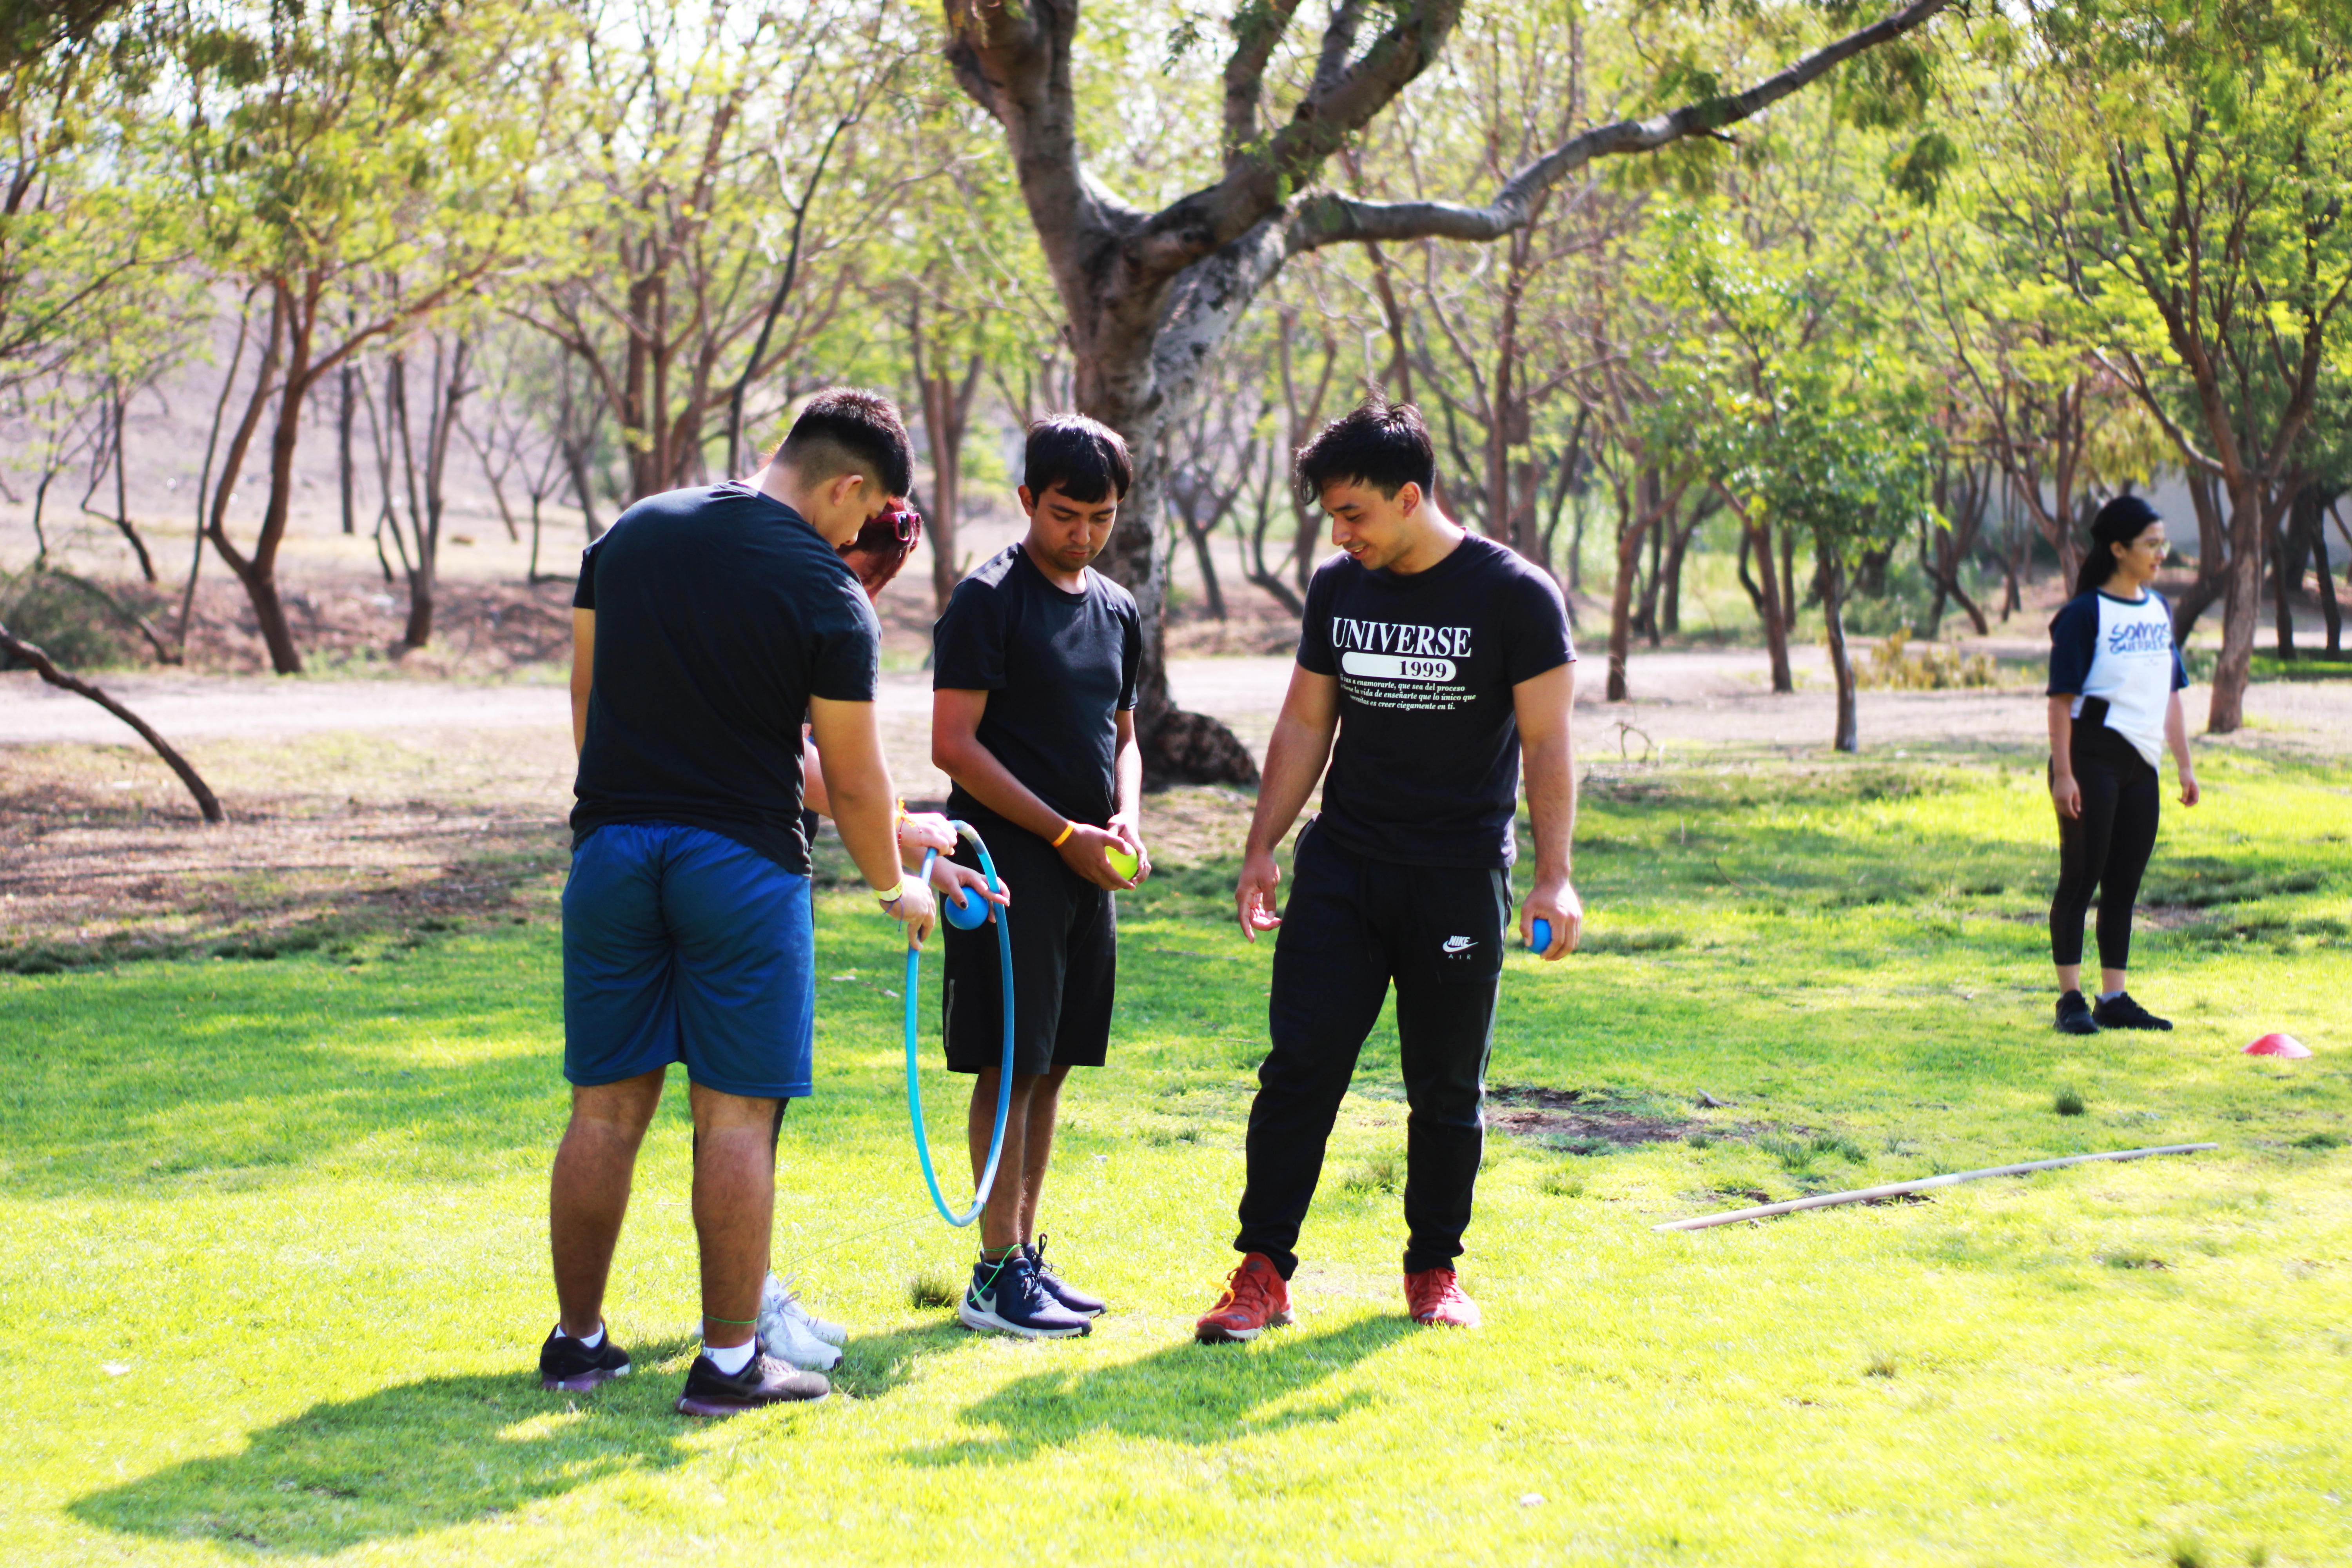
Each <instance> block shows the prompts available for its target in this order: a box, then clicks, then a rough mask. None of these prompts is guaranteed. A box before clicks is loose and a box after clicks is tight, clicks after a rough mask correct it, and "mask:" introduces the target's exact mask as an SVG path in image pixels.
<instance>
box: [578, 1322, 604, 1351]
mask: <svg viewBox="0 0 2352 1568" xmlns="http://www.w3.org/2000/svg"><path fill="white" fill-rule="evenodd" d="M581 1343H582V1344H583V1345H584V1346H586V1347H587V1348H588V1349H590V1350H592V1351H593V1350H594V1349H596V1348H597V1347H598V1346H599V1345H602V1344H603V1343H604V1324H602V1323H599V1324H597V1325H596V1331H595V1332H594V1333H593V1334H590V1335H589V1336H588V1337H587V1338H586V1339H584V1340H582V1341H581Z"/></svg>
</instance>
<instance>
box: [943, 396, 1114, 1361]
mask: <svg viewBox="0 0 2352 1568" xmlns="http://www.w3.org/2000/svg"><path fill="white" fill-rule="evenodd" d="M1133 480H1134V475H1133V469H1132V468H1131V466H1130V464H1129V459H1128V453H1127V445H1126V443H1125V442H1123V441H1121V440H1120V439H1119V437H1118V435H1117V434H1116V433H1115V432H1113V431H1111V430H1109V429H1107V428H1106V427H1104V426H1101V425H1098V424H1097V423H1095V421H1093V420H1091V419H1087V418H1083V417H1080V416H1076V415H1063V416H1057V417H1055V418H1051V419H1046V420H1044V421H1041V422H1040V423H1038V424H1036V425H1034V426H1030V429H1029V441H1028V452H1027V457H1026V462H1025V464H1024V471H1023V476H1022V484H1021V490H1020V497H1021V509H1022V510H1023V511H1024V512H1026V513H1027V514H1028V516H1029V531H1028V534H1027V536H1026V537H1025V538H1024V539H1023V540H1022V541H1021V542H1019V543H1017V544H1014V545H1012V546H1010V547H1009V548H1007V549H1006V550H1004V551H1003V552H1000V553H999V554H997V555H995V556H993V557H992V558H991V559H990V560H988V561H987V562H985V563H982V565H981V567H980V568H979V570H977V571H975V572H973V573H972V574H971V576H969V577H966V578H965V579H964V580H963V581H962V582H961V584H957V586H956V591H955V594H954V596H953V597H952V598H950V600H949V601H948V608H947V613H946V614H945V615H943V616H940V621H939V625H938V626H937V627H936V628H935V629H934V631H933V633H932V649H933V654H932V671H933V673H932V678H931V685H932V699H931V760H932V761H933V762H935V763H938V764H939V766H940V771H941V772H943V773H946V774H947V775H948V776H949V777H950V779H952V780H953V781H955V788H954V790H953V791H952V792H951V793H950V795H949V796H948V814H949V815H950V816H960V817H962V818H963V819H965V820H966V821H968V822H970V823H971V825H972V826H975V827H977V828H978V829H979V830H980V833H981V837H983V838H985V839H986V840H987V841H988V847H989V852H990V854H991V855H992V857H993V858H994V859H995V861H996V868H997V870H998V872H999V873H1000V874H1001V875H1002V876H1003V879H1004V882H1005V885H1006V887H1007V889H1009V890H1010V892H1011V893H1012V895H1013V903H1012V906H1011V908H1012V919H1011V920H1010V921H1008V922H1007V924H1008V929H1009V934H1010V936H1011V938H1012V945H1013V1055H1014V1063H1013V1099H1012V1106H1011V1110H1010V1111H1009V1112H1008V1120H1007V1121H1006V1124H1005V1131H1004V1149H1003V1155H1002V1157H1001V1159H1000V1163H998V1165H997V1168H996V1185H995V1187H994V1188H993V1189H992V1192H991V1193H990V1194H989V1200H988V1206H987V1208H986V1209H985V1210H984V1211H983V1212H982V1215H981V1222H980V1225H981V1254H980V1261H979V1263H978V1264H977V1265H976V1266H975V1267H974V1268H973V1269H972V1276H971V1288H970V1289H967V1290H966V1291H965V1293H964V1298H963V1302H962V1305H961V1307H960V1308H959V1310H958V1313H957V1315H958V1316H959V1317H960V1318H961V1320H962V1321H963V1322H964V1323H965V1325H966V1326H968V1327H970V1328H973V1329H983V1330H992V1331H997V1332H1000V1333H1012V1334H1019V1335H1022V1336H1024V1337H1025V1338H1031V1339H1062V1338H1067V1337H1069V1336H1071V1335H1074V1334H1083V1333H1085V1332H1087V1330H1088V1328H1089V1327H1090V1326H1091V1321H1092V1319H1093V1318H1094V1317H1095V1316H1096V1315H1097V1313H1099V1312H1101V1311H1102V1310H1104V1307H1103V1303H1102V1301H1101V1300H1098V1299H1097V1298H1096V1297H1093V1296H1090V1295H1088V1294H1087V1293H1086V1292H1085V1291H1083V1290H1080V1289H1076V1287H1074V1286H1072V1285H1070V1284H1069V1283H1068V1282H1067V1281H1066V1280H1063V1279H1059V1278H1057V1277H1056V1276H1055V1275H1054V1274H1053V1273H1051V1272H1049V1271H1048V1270H1047V1269H1046V1268H1045V1258H1044V1250H1045V1237H1043V1236H1041V1235H1039V1234H1038V1231H1037V1205H1038V1196H1039V1194H1040V1192H1041V1191H1042V1190H1043V1188H1044V1185H1045V1166H1046V1163H1047V1159H1048V1156H1050V1154H1051V1153H1052V1152H1053V1147H1054V1119H1055V1110H1056V1108H1057V1106H1058V1104H1059V1100H1060V1096H1061V1090H1062V1082H1063V1079H1065V1078H1066V1077H1067V1076H1068V1074H1069V1071H1070V1069H1071V1068H1074V1067H1100V1066H1102V1064H1103V1058H1104V1056H1105V1053H1106V1051H1107V1048H1108V1045H1109V1040H1110V1014H1111V997H1112V990H1113V986H1114V983H1115V981H1116V979H1117V957H1118V951H1117V950H1118V920H1117V914H1116V911H1115V910H1114V908H1113V904H1112V900H1111V895H1112V893H1114V892H1115V891H1117V890H1118V889H1122V888H1132V887H1134V886H1135V885H1136V883H1137V882H1139V881H1141V880H1142V879H1143V878H1144V877H1145V876H1146V875H1147V874H1148V873H1149V871H1150V861H1149V860H1148V859H1147V858H1145V857H1144V851H1143V838H1142V834H1141V830H1140V827H1139V822H1140V816H1141V796H1142V789H1143V763H1142V759H1141V756H1140V754H1139V752H1137V751H1136V746H1135V703H1136V679H1137V676H1138V674H1139V668H1140V665H1141V663H1142V656H1143V625H1142V619H1141V617H1140V616H1139V615H1138V614H1137V611H1136V605H1135V599H1134V597H1133V596H1132V595H1129V593H1128V591H1127V590H1126V589H1124V588H1122V587H1120V586H1119V585H1118V584H1116V583H1113V582H1111V581H1110V580H1109V579H1108V578H1106V577H1104V576H1103V575H1102V574H1100V573H1098V572H1096V571H1094V570H1092V569H1091V568H1090V567H1088V566H1087V563H1088V562H1089V561H1092V560H1093V559H1094V558H1095V557H1096V556H1097V554H1099V553H1101V552H1102V548H1103V546H1104V544H1106V543H1107V542H1108V541H1109V539H1110V531H1111V524H1112V523H1113V522H1114V521H1117V519H1118V503H1119V499H1120V498H1121V497H1122V496H1124V495H1125V494H1126V493H1127V490H1128V487H1129V485H1130V484H1131V483H1133ZM1113 854H1117V855H1118V856H1120V857H1122V858H1127V857H1132V859H1129V860H1128V861H1127V865H1128V868H1129V871H1131V873H1132V875H1131V876H1130V875H1123V874H1121V872H1120V870H1119V869H1118V868H1114V867H1113V866H1112V864H1111V862H1110V859H1109V856H1111V855H1113ZM958 855H959V857H961V858H966V859H967V861H969V862H971V863H976V857H973V856H972V855H971V848H970V847H969V846H963V847H960V848H959V850H958ZM942 967H943V968H944V970H945V981H944V984H945V987H946V993H947V1000H946V1007H945V1014H946V1029H947V1058H948V1066H949V1067H950V1068H953V1069H955V1070H956V1071H958V1072H969V1073H976V1074H978V1075H979V1077H978V1079H976V1080H975V1081H974V1083H973V1084H972V1092H971V1115H970V1119H969V1122H968V1129H969V1134H970V1138H971V1164H972V1174H973V1177H974V1178H975V1179H977V1178H978V1176H979V1174H980V1173H981V1170H982V1166H983V1165H984V1164H985V1163H986V1161H987V1158H988V1148H989V1143H990V1142H991V1134H992V1132H993V1131H994V1128H995V1121H996V1100H997V1089H998V1079H999V1075H1000V1073H1001V1072H1002V1070H1003V1068H1002V1064H1003V1011H1002V1009H1003V990H1002V987H1003V965H1002V961H1001V958H1000V955H999V952H998V948H997V933H996V932H995V931H992V930H990V929H989V928H988V927H987V926H985V925H983V926H981V927H979V928H978V929H977V930H973V931H958V930H956V929H955V928H954V927H952V926H950V928H949V929H948V936H947V962H946V963H945V964H944V965H943V966H942Z"/></svg>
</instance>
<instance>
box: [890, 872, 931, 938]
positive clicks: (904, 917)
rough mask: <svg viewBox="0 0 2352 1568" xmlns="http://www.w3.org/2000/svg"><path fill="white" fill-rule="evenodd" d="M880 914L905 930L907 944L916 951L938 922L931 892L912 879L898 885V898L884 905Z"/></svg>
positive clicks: (909, 878)
mask: <svg viewBox="0 0 2352 1568" xmlns="http://www.w3.org/2000/svg"><path fill="white" fill-rule="evenodd" d="M882 912H883V913H884V914H886V915H888V916H889V917H890V918H891V919H892V920H894V921H898V923H899V924H901V925H903V926H905V927H906V928H907V944H908V946H909V947H914V948H918V949H919V948H920V947H921V946H922V945H923V942H924V941H925V939H927V938H928V937H929V935H930V934H931V929H932V928H933V927H934V926H936V925H938V924H939V922H940V907H939V905H938V904H937V903H935V902H933V901H932V899H931V890H930V889H929V888H926V887H925V886H923V884H922V883H920V882H919V881H917V880H916V879H914V878H912V877H908V878H907V879H905V880H904V881H902V882H900V883H899V884H898V898H897V899H895V900H892V901H891V902H889V903H887V904H884V905H883V906H882Z"/></svg>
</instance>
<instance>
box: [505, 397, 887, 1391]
mask: <svg viewBox="0 0 2352 1568" xmlns="http://www.w3.org/2000/svg"><path fill="white" fill-rule="evenodd" d="M911 467H912V457H911V452H910V449H909V447H908V440H907V432H906V427H905V426H904V425H902V424H901V423H900V421H899V418H898V410H897V409H895V408H893V407H892V406H891V405H890V403H889V401H888V400H887V398H883V397H880V396H877V395H875V394H872V393H865V392H855V391H850V390H847V389H841V388H836V389H834V390H832V391H829V392H825V393H822V394H819V395H817V396H815V397H814V398H812V399H811V400H810V402H809V404H808V405H807V407H806V408H805V409H804V410H803V412H802V414H801V416H800V417H799V418H798V419H797V420H796V421H795V422H794V423H793V428H792V432H791V434H790V435H788V436H787V437H785V438H784V442H783V445H782V447H780V448H779V449H778V450H777V452H776V454H775V457H774V458H773V459H772V461H771V462H770V463H769V465H768V466H767V468H766V469H765V470H764V471H762V472H761V474H760V475H758V476H757V477H756V478H755V479H751V480H746V481H738V482H731V483H728V484H720V485H710V486H704V487H699V488H697V489H685V490H673V491H670V492H669V493H667V494H666V495H658V496H652V497H648V498H647V499H646V500H642V501H639V502H638V503H637V504H636V505H635V506H633V507H631V508H630V509H629V510H627V511H625V512H624V513H623V514H622V515H621V518H620V521H617V522H615V523H614V525H613V527H612V529H611V530H610V531H607V532H606V533H605V534H604V536H603V537H601V538H600V539H598V540H597V542H595V543H594V544H593V545H591V546H589V548H588V552H587V553H586V555H584V556H583V558H582V560H581V563H580V585H579V589H578V591H577V593H576V594H575V595H573V599H572V606H573V607H572V742H573V743H574V744H575V745H576V746H578V748H579V751H580V772H579V777H578V780H577V782H576V783H575V784H574V786H573V789H574V793H575V794H576V795H578V797H579V804H578V805H576V806H575V807H574V808H573V810H572V874H571V876H570V878H569V879H567V880H566V882H565V884H564V889H563V1037H564V1038H563V1074H564V1077H565V1078H567V1079H570V1080H571V1082H572V1119H571V1122H570V1124H569V1125H568V1126H567V1127H566V1129H565V1130H564V1134H563V1142H562V1146H561V1148H559V1149H558V1150H557V1152H556V1156H555V1171H554V1175H553V1179H552V1181H551V1184H550V1194H549V1209H550V1216H549V1219H550V1223H549V1229H550V1233H551V1234H550V1240H551V1251H552V1253H553V1262H554V1268H555V1287H556V1296H557V1299H558V1302H559V1306H560V1314H561V1315H560V1318H559V1321H558V1322H557V1324H556V1327H555V1330H554V1331H553V1332H552V1333H551V1334H550V1335H549V1336H548V1338H547V1342H546V1343H545V1344H544V1345H543V1346H542V1347H541V1351H540V1382H541V1386H542V1387H545V1388H547V1389H549V1390H551V1391H562V1392H566V1393H583V1392H585V1391H586V1390H588V1389H590V1388H593V1387H595V1386H596V1385H597V1384H601V1383H604V1382H606V1381H609V1380H610V1379H612V1378H614V1377H616V1376H620V1375H622V1374H625V1373H627V1372H628V1371H629V1358H628V1355H627V1354H626V1352H624V1351H622V1350H621V1349H620V1347H619V1346H617V1345H615V1344H614V1342H613V1341H612V1340H611V1339H610V1338H609V1337H608V1336H607V1334H606V1332H605V1329H604V1289H605V1284H606V1281H607V1279H608V1276H609V1274H610V1271H611V1268H612V1261H613V1250H614V1244H615V1243H616V1241H617V1240H618V1239H619V1236H620V1231H621V1223H622V1220H623V1217H624V1216H625V1215H626V1213H627V1210H628V1202H629V1187H630V1183H631V1179H632V1177H633V1175H634V1173H635V1164H636V1156H637V1150H638V1147H639V1145H640V1144H641V1142H643V1140H644V1138H645V1134H646V1128H647V1126H648V1125H649V1124H650V1123H651V1122H652V1120H653V1116H654V1111H655V1110H656V1108H657V1107H658V1106H659V1104H660V1103H661V1094H662V1083H663V1079H664V1078H665V1077H666V1076H667V1071H668V1068H669V1066H670V1064H671V1063H673V1062H677V1063H681V1064H683V1065H684V1067H685V1068H686V1071H687V1076H688V1079H689V1080H690V1084H689V1104H690V1106H691V1109H692V1113H693V1118H694V1131H695V1155H694V1226H695V1239H696V1244H697V1250H698V1253H699V1255H700V1260H701V1275H702V1280H701V1283H702V1310H703V1319H702V1349H701V1353H700V1354H698V1355H697V1356H696V1357H695V1359H694V1363H693V1364H692V1365H691V1366H690V1367H689V1368H688V1371H687V1377H686V1388H685V1390H684V1393H683V1394H681V1396H680V1397H679V1399H678V1401H677V1408H678V1409H679V1410H680V1411H682V1412H684V1413H685V1414H687V1415H732V1414H734V1413H736V1412H738V1411H742V1410H748V1409H752V1408H756V1407H758V1406H760V1405H772V1404H776V1403H779V1402H782V1401H788V1400H798V1399H817V1398H823V1397H824V1394H826V1392H827V1390H828V1385H827V1384H826V1382H825V1380H824V1378H823V1377H821V1376H819V1375H817V1374H816V1373H812V1372H806V1371H800V1370H796V1369H794V1368H793V1367H791V1366H787V1365H785V1364H784V1363H782V1362H780V1361H777V1360H775V1359H773V1358H772V1357H770V1356H768V1355H765V1354H763V1353H762V1352H761V1344H760V1342H759V1339H758V1337H757V1335H756V1334H755V1333H754V1331H753V1330H754V1326H755V1321H756V1319H757V1315H758V1311H759V1307H760V1300H761V1283H762V1281H763V1280H764V1279H765V1278H766V1276H767V1272H768V1261H769V1256H768V1255H769V1243H770V1232H771V1226H772V1218H773V1214H774V1201H775V1154H776V1132H777V1129H778V1127H779V1125H780V1124H781V1121H782V1116H783V1108H784V1105H785V1103H786V1101H788V1100H793V1099H795V1098H799V1097H802V1096H805V1095H807V1094H808V1093H809V1092H810V1089H811V1087H812V1086H811V1081H810V1059H809V1051H810V1038H811V1031H810V1020H811V1011H812V1008H813V1007H814V976H813V975H812V973H811V964H812V963H813V957H814V954H813V950H812V947H811V933H810V929H809V895H808V868H809V867H808V846H807V843H806V841H805V840H804V838H803V833H802V828H801V823H800V810H801V798H802V797H801V757H802V744H801V717H802V715H803V712H805V713H807V714H808V715H809V717H810V720H811V721H812V722H813V723H814V728H815V736H816V740H817V741H818V742H819V743H820V744H821V745H822V746H823V748H824V782H825V784H826V785H827V787H828V791H829V793H830V795H831V805H832V808H833V815H834V821H835V825H836V826H838V827H839V829H840V832H841V838H842V843H843V844H844V845H845V847H847V848H848V850H849V853H850V858H852V859H853V860H855V861H856V864H857V868H858V869H859V871H860V872H862V873H863V874H864V875H865V876H866V879H867V880H868V881H869V882H870V883H871V884H872V885H873V887H874V890H875V893H876V896H877V899H878V900H879V901H880V905H881V909H882V910H883V912H884V913H885V914H887V915H888V916H890V917H891V918H892V919H895V920H898V921H903V922H905V923H906V925H907V926H908V930H909V934H910V936H911V937H912V939H913V940H914V941H916V942H920V941H921V940H922V938H923V937H924V936H925V935H926V934H928V932H929V929H930V926H931V921H932V907H931V900H930V898H929V893H928V892H927V891H926V889H924V888H923V886H922V885H921V884H920V883H919V881H917V880H916V879H914V878H912V877H909V876H907V875H906V873H905V870H904V868H903V866H902V863H901V861H900V859H899V852H898V845H897V840H896V835H895V832H894V829H893V826H892V819H893V816H895V810H896V808H895V805H894V801H895V799H896V796H895V795H894V793H893V791H892V789H891V785H890V774H889V770H888V769H887V766H885V764H884V763H883V759H882V747H881V736H880V731H879V730H878V728H877V724H876V722H875V717H874V680H875V671H876V668H877V658H878V651H879V650H878V644H877V630H878V628H877V624H876V621H875V618H874V611H873V608H872V606H871V605H868V604H867V603H866V595H865V592H864V591H863V590H862V589H861V588H860V587H859V585H858V580H857V578H856V575H855V574H853V573H852V572H851V570H850V568H849V566H848V564H847V563H845V562H844V561H843V559H842V557H841V556H840V554H839V553H838V552H837V548H836V547H837V546H839V545H841V544H844V543H846V542H848V541H850V540H851V539H853V538H855V537H856V535H857V533H858V531H860V529H861V528H862V527H864V525H865V524H866V523H867V522H868V521H871V520H873V519H874V518H876V517H877V516H879V515H881V514H883V513H885V512H887V511H890V510H895V509H896V508H898V506H899V504H900V501H899V498H900V497H902V496H904V495H905V493H906V492H907V489H908V484H909V482H910V469H911ZM738 1312H740V1313H742V1314H743V1315H742V1316H741V1317H740V1318H738V1317H736V1316H735V1314H736V1313H738Z"/></svg>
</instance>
